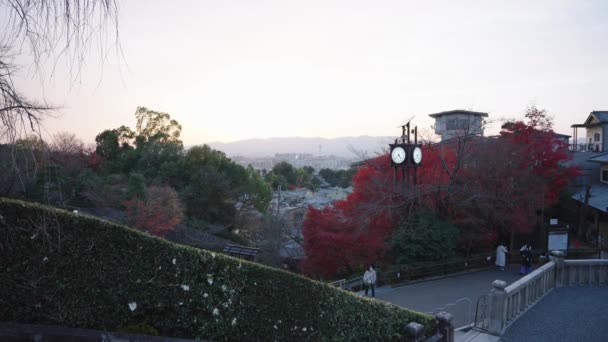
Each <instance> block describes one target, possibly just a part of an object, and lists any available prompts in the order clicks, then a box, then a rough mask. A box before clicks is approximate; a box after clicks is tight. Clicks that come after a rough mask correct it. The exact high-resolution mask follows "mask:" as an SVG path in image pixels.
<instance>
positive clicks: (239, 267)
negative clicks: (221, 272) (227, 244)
mask: <svg viewBox="0 0 608 342" xmlns="http://www.w3.org/2000/svg"><path fill="white" fill-rule="evenodd" d="M241 265H242V264H241V263H240V262H239V265H238V266H237V267H236V268H238V269H239V270H240V269H241Z"/></svg>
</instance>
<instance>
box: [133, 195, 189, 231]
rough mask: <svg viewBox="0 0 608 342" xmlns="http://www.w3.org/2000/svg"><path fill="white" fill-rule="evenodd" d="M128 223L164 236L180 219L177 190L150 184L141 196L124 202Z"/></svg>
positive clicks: (181, 216) (181, 214)
mask: <svg viewBox="0 0 608 342" xmlns="http://www.w3.org/2000/svg"><path fill="white" fill-rule="evenodd" d="M125 207H126V209H127V220H128V223H129V225H131V226H132V227H135V228H137V229H141V230H143V231H147V232H150V233H152V234H154V235H157V236H164V235H165V234H167V233H168V232H169V231H171V230H173V229H174V228H175V226H176V225H177V224H179V223H180V222H181V221H182V218H183V212H182V207H181V204H180V202H179V199H178V196H177V192H175V190H173V189H172V188H171V187H169V186H151V187H149V188H147V189H146V191H145V193H144V195H143V196H142V198H137V197H135V198H133V199H131V200H129V201H127V202H125Z"/></svg>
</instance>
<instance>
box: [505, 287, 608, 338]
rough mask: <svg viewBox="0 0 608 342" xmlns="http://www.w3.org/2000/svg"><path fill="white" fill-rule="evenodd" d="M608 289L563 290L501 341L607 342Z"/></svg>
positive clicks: (517, 323)
mask: <svg viewBox="0 0 608 342" xmlns="http://www.w3.org/2000/svg"><path fill="white" fill-rule="evenodd" d="M607 307H608V288H606V287H560V288H557V289H555V290H553V291H551V292H550V293H549V294H548V295H547V296H545V297H544V298H543V299H542V300H541V301H540V302H539V303H537V304H536V305H534V306H533V307H532V308H531V309H530V310H529V311H527V312H526V313H524V314H523V316H521V317H520V318H519V319H517V320H516V321H515V322H514V323H513V325H511V326H510V327H509V329H507V331H506V333H505V334H504V335H503V337H502V339H501V341H504V342H516V341H535V342H549V341H551V342H552V341H560V342H582V341H585V342H604V341H608V324H606V322H608V310H607Z"/></svg>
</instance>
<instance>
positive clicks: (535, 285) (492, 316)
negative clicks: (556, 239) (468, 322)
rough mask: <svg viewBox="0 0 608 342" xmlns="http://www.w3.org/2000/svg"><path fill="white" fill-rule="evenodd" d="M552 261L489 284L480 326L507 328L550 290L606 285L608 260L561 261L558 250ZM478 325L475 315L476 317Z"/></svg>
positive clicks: (499, 332) (493, 330)
mask: <svg viewBox="0 0 608 342" xmlns="http://www.w3.org/2000/svg"><path fill="white" fill-rule="evenodd" d="M550 259H551V261H549V262H548V263H546V264H545V265H543V266H541V267H539V268H538V269H536V270H535V271H534V272H532V273H530V274H529V275H527V276H525V277H523V278H521V279H519V280H518V281H516V282H514V283H513V284H511V285H509V286H507V284H506V283H505V282H504V281H502V280H495V281H494V282H493V283H492V291H491V293H490V295H489V302H490V306H489V308H490V309H489V319H488V321H487V323H486V322H484V321H483V320H481V322H479V323H480V324H479V325H480V328H481V329H483V330H485V329H487V330H488V331H489V332H490V333H492V334H495V335H502V334H503V333H504V332H505V331H506V329H507V328H508V327H509V326H510V325H511V324H512V323H513V322H514V321H515V320H516V319H517V318H519V317H521V316H522V315H523V313H525V312H526V311H527V310H528V309H530V308H531V307H532V306H533V305H534V304H536V303H538V301H540V300H541V299H542V298H543V297H544V296H545V295H547V294H548V293H549V292H550V291H551V290H553V289H554V288H556V287H560V286H571V285H574V286H608V260H600V259H588V260H564V256H563V253H562V252H560V251H554V252H551V256H550ZM475 321H476V322H475V323H476V324H475V325H477V323H478V322H477V317H476V320H475Z"/></svg>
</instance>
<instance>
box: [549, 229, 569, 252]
mask: <svg viewBox="0 0 608 342" xmlns="http://www.w3.org/2000/svg"><path fill="white" fill-rule="evenodd" d="M547 246H548V248H547V249H548V250H549V251H564V252H566V250H568V231H554V232H549V236H548V243H547Z"/></svg>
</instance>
